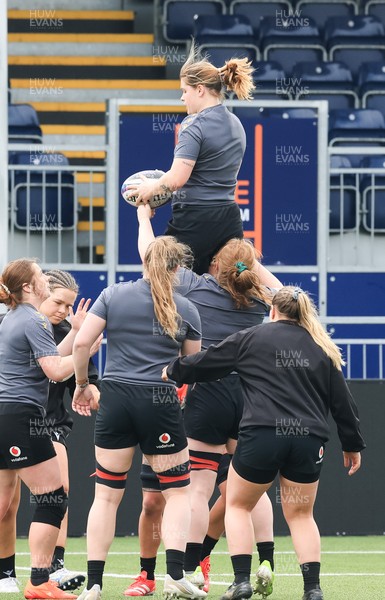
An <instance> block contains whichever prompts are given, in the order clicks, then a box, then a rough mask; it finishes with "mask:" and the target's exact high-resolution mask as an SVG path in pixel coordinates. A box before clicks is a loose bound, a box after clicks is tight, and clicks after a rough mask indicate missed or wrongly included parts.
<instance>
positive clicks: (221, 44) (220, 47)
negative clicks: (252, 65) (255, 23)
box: [194, 15, 260, 67]
mask: <svg viewBox="0 0 385 600" xmlns="http://www.w3.org/2000/svg"><path fill="white" fill-rule="evenodd" d="M194 37H195V39H196V42H197V44H198V45H199V47H200V49H201V51H202V52H203V53H205V52H206V53H207V54H209V55H210V60H211V62H212V63H213V64H214V65H215V66H217V67H220V66H222V65H223V64H224V63H225V60H228V58H229V57H230V56H237V57H239V58H243V57H247V58H248V59H249V60H250V61H251V62H255V61H256V60H259V58H260V53H259V48H258V46H257V44H256V39H255V37H254V32H253V28H252V26H251V23H250V21H249V19H248V18H247V17H245V16H243V15H219V16H212V15H200V16H198V17H197V18H196V19H195V28H194Z"/></svg>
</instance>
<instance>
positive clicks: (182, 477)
mask: <svg viewBox="0 0 385 600" xmlns="http://www.w3.org/2000/svg"><path fill="white" fill-rule="evenodd" d="M156 475H157V477H158V479H159V483H172V482H174V481H183V480H185V479H189V477H190V473H186V475H179V476H178V477H169V476H167V475H160V474H159V473H157V474H156Z"/></svg>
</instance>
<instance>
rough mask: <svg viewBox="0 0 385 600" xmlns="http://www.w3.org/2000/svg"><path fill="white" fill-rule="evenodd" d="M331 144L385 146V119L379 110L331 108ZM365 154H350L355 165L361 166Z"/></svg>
mask: <svg viewBox="0 0 385 600" xmlns="http://www.w3.org/2000/svg"><path fill="white" fill-rule="evenodd" d="M329 144H330V145H331V146H356V147H357V146H362V147H363V148H365V147H373V146H384V145H385V120H384V116H383V115H382V114H381V113H380V111H378V110H369V109H355V110H331V111H330V112H329ZM363 156H365V151H363V152H362V154H351V155H349V158H350V162H351V163H352V166H353V167H359V166H360V162H361V160H362V158H363Z"/></svg>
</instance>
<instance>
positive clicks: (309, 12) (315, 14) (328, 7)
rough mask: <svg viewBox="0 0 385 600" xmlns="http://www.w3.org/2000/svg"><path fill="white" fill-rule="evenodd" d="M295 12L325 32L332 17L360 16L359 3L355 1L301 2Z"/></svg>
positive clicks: (304, 0)
mask: <svg viewBox="0 0 385 600" xmlns="http://www.w3.org/2000/svg"><path fill="white" fill-rule="evenodd" d="M295 12H297V13H298V14H300V15H301V17H310V18H311V19H313V20H314V21H315V22H316V23H317V27H318V29H319V30H320V31H323V29H324V27H325V23H326V21H327V19H328V18H330V17H352V16H354V15H356V14H358V3H357V2H355V0H299V2H297V4H296V7H295Z"/></svg>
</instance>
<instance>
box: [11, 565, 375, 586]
mask: <svg viewBox="0 0 385 600" xmlns="http://www.w3.org/2000/svg"><path fill="white" fill-rule="evenodd" d="M16 570H17V571H29V570H30V568H29V567H18V566H17V567H16ZM80 572H81V571H79V573H80ZM82 574H83V575H86V573H85V572H84V571H83V572H82ZM275 574H276V576H277V577H302V574H301V573H279V572H278V573H277V572H276V573H275ZM137 576H138V574H137V573H134V574H127V573H104V575H103V577H115V578H116V579H135V578H136V577H137ZM216 576H217V577H228V578H230V579H231V578H232V577H234V574H233V573H216ZM321 576H322V577H385V573H357V572H355V573H322V574H321ZM164 577H165V576H164V575H163V574H158V573H157V574H156V579H157V581H163V580H164ZM226 583H228V582H224V581H212V580H211V579H210V585H226Z"/></svg>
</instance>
